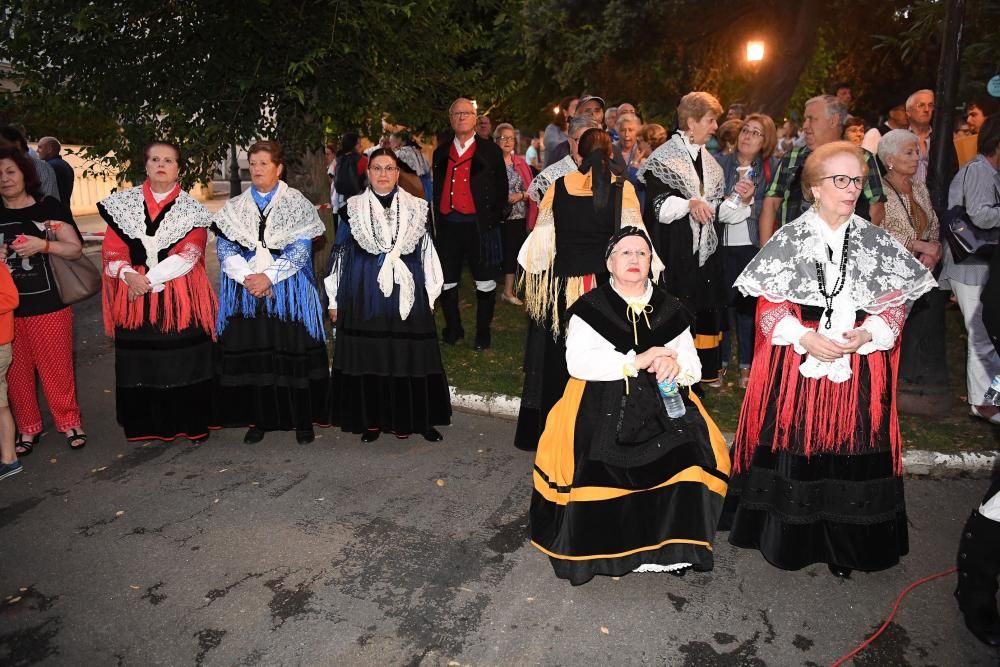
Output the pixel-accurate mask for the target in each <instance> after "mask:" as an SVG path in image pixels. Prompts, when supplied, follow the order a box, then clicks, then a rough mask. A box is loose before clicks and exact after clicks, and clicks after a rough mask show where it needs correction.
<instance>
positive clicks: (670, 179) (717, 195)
mask: <svg viewBox="0 0 1000 667" xmlns="http://www.w3.org/2000/svg"><path fill="white" fill-rule="evenodd" d="M700 150H701V171H702V174H703V175H704V193H702V192H700V190H699V187H698V184H699V180H698V172H697V171H695V168H694V163H693V162H692V161H691V154H690V153H688V150H687V146H686V145H685V143H684V139H683V138H682V137H681V135H680V134H675V135H674V136H672V137H671V138H670V140H669V141H667V142H666V143H665V144H663V145H662V146H660V147H659V148H657V149H656V150H655V151H653V152H652V153H651V154H650V156H649V158H648V159H647V160H646V162H645V163H644V164H643V165H642V166H641V167H640V168H639V172H638V174H637V178H638V179H639V181H640V182H641V183H646V177H647V173H649V172H652V174H653V176H654V177H656V178H657V179H659V181H660V182H661V183H663V184H664V185H666V186H667V187H669V188H671V189H673V190H676V191H677V192H680V193H681V194H682V195H683V197H684V198H685V199H694V198H695V197H701V198H703V199H705V200H706V201H708V202H709V203H710V204H712V205H715V204H718V203H719V202H721V201H722V197H723V194H724V193H725V187H726V179H725V175H724V174H723V173H722V167H720V166H719V163H718V162H716V161H715V158H714V157H712V154H711V153H709V152H708V149H707V148H705V147H704V146H702V147H701V148H700Z"/></svg>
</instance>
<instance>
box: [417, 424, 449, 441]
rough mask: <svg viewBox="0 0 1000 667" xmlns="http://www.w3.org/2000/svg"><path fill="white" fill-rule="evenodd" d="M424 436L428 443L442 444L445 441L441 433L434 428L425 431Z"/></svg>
mask: <svg viewBox="0 0 1000 667" xmlns="http://www.w3.org/2000/svg"><path fill="white" fill-rule="evenodd" d="M422 435H423V436H424V440H426V441H427V442H441V441H442V440H444V436H443V435H441V432H440V431H438V430H437V429H436V428H434V427H433V426H431V427H430V428H428V429H427V430H426V431H424V432H423V434H422Z"/></svg>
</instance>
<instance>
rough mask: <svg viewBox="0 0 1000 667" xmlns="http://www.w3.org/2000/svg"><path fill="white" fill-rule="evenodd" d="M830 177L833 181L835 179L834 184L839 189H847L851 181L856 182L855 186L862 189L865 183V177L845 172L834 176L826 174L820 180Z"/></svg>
mask: <svg viewBox="0 0 1000 667" xmlns="http://www.w3.org/2000/svg"><path fill="white" fill-rule="evenodd" d="M828 178H829V179H830V180H831V181H833V186H834V187H835V188H837V189H838V190H846V189H847V186H848V185H850V184H851V183H854V187H856V188H857V189H858V190H860V189H861V188H862V187H863V186H864V183H865V181H864V179H862V178H861V177H860V176H854V177H851V176H847V175H845V174H834V175H833V176H824V177H823V178H821V179H819V180H821V181H825V180H826V179H828Z"/></svg>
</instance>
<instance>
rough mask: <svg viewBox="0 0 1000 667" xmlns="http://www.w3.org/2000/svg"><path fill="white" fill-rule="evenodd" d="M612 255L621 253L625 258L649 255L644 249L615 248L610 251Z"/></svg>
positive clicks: (639, 257) (640, 257)
mask: <svg viewBox="0 0 1000 667" xmlns="http://www.w3.org/2000/svg"><path fill="white" fill-rule="evenodd" d="M611 254H612V255H621V256H622V257H624V258H625V259H632V258H633V257H635V258H636V259H646V258H647V257H649V253H648V252H647V251H645V250H615V251H613V252H612V253H611Z"/></svg>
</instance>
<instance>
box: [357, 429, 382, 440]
mask: <svg viewBox="0 0 1000 667" xmlns="http://www.w3.org/2000/svg"><path fill="white" fill-rule="evenodd" d="M380 435H382V431H381V430H380V429H377V428H370V429H368V430H367V431H365V432H364V433H362V434H361V442H375V441H376V440H378V437H379V436H380Z"/></svg>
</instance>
